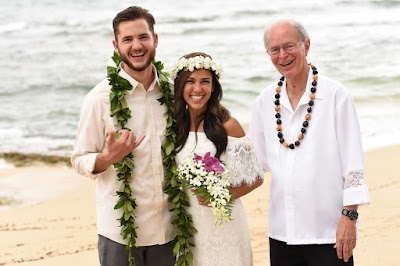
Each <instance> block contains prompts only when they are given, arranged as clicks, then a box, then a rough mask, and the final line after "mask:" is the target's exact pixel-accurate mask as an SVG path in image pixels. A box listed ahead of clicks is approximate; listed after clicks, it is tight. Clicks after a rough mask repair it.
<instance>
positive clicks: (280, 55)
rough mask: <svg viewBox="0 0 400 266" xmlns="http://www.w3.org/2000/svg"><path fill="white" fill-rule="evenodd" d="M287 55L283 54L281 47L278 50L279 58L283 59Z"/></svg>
mask: <svg viewBox="0 0 400 266" xmlns="http://www.w3.org/2000/svg"><path fill="white" fill-rule="evenodd" d="M287 54H288V53H286V52H285V50H283V47H281V48H280V49H279V57H284V56H286V55H287Z"/></svg>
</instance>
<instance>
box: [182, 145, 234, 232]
mask: <svg viewBox="0 0 400 266" xmlns="http://www.w3.org/2000/svg"><path fill="white" fill-rule="evenodd" d="M178 172H179V175H178V179H179V180H180V181H181V183H182V186H184V187H185V188H189V189H191V188H193V189H195V190H196V192H195V193H194V195H199V196H205V197H206V199H205V201H204V202H209V206H210V207H211V208H212V211H213V213H214V215H215V224H217V223H218V222H220V224H221V225H222V227H224V222H227V221H228V220H233V218H232V217H231V213H232V206H233V200H232V199H231V196H232V193H230V191H229V189H228V188H229V187H230V186H231V182H230V179H229V177H228V171H227V170H226V169H224V165H223V164H222V163H221V162H220V161H219V160H218V158H214V157H212V156H210V153H209V152H207V153H206V154H205V155H204V157H201V156H199V155H197V154H196V153H195V154H194V157H188V158H186V159H185V160H184V162H183V163H182V164H181V165H179V166H178Z"/></svg>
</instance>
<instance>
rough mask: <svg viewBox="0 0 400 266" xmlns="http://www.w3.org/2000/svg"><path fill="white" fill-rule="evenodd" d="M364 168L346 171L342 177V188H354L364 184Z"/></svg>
mask: <svg viewBox="0 0 400 266" xmlns="http://www.w3.org/2000/svg"><path fill="white" fill-rule="evenodd" d="M364 176H365V174H364V170H355V171H350V172H348V173H347V175H346V176H344V177H343V179H344V188H345V189H347V188H356V187H360V186H364V185H365V177H364Z"/></svg>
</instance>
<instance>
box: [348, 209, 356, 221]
mask: <svg viewBox="0 0 400 266" xmlns="http://www.w3.org/2000/svg"><path fill="white" fill-rule="evenodd" d="M348 216H349V218H350V220H355V219H357V218H358V213H357V212H356V211H353V210H351V211H349V214H348Z"/></svg>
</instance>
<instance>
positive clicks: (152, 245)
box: [71, 6, 175, 266]
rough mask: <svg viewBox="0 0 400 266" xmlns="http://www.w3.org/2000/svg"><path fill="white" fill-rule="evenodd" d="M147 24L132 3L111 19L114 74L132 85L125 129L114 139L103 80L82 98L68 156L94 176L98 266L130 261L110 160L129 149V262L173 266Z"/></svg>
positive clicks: (152, 38) (152, 39)
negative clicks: (132, 229)
mask: <svg viewBox="0 0 400 266" xmlns="http://www.w3.org/2000/svg"><path fill="white" fill-rule="evenodd" d="M154 24H155V20H154V18H153V16H152V15H151V14H150V13H149V12H148V10H146V9H143V8H141V7H137V6H132V7H129V8H127V9H125V10H124V11H122V12H120V13H118V14H117V16H116V17H115V18H114V20H113V28H114V36H115V40H113V44H114V48H115V51H116V52H117V53H118V54H119V56H120V58H121V59H122V61H123V63H122V69H121V71H120V72H119V75H120V76H121V77H123V78H124V79H126V80H128V81H129V83H130V84H131V85H132V87H133V88H132V89H131V90H129V91H128V92H127V94H126V95H125V100H126V102H127V104H128V107H129V109H130V110H131V116H132V117H131V118H129V120H128V123H127V124H126V127H127V128H130V129H131V130H132V131H128V130H121V131H119V134H120V135H121V136H120V138H119V139H115V131H114V130H116V129H115V128H114V124H115V123H116V120H115V117H114V118H113V117H111V116H110V101H109V94H110V92H111V91H110V89H111V86H110V85H109V81H108V80H107V79H105V80H103V81H102V82H101V83H99V84H98V85H97V86H96V87H95V88H94V89H92V90H91V91H90V92H89V93H88V94H87V96H86V97H85V100H84V102H83V106H82V111H81V118H80V122H79V128H78V133H77V136H76V142H75V149H74V152H73V154H72V157H71V163H72V166H73V167H74V169H75V171H76V172H77V173H79V174H81V175H83V176H87V177H89V178H91V179H96V180H97V183H96V194H97V196H96V197H97V229H98V237H99V242H98V248H99V259H100V264H101V265H102V266H124V265H129V262H128V254H127V251H126V249H125V248H126V244H127V242H126V240H124V239H123V237H122V236H121V234H120V231H121V227H120V222H119V221H118V219H119V218H120V217H121V216H122V208H121V209H118V210H114V206H115V205H116V203H117V201H118V197H117V196H116V191H118V190H119V188H120V185H121V183H120V181H118V177H117V172H116V169H115V168H114V167H113V164H114V163H116V162H118V161H119V160H120V159H122V158H124V157H125V156H126V155H128V154H129V153H131V152H133V155H134V156H135V159H134V165H135V168H134V173H135V176H134V178H133V179H132V181H131V184H130V185H131V189H132V197H133V198H135V199H136V203H137V207H136V209H135V216H136V218H135V226H136V227H137V229H136V232H137V238H136V246H137V247H136V248H134V256H135V261H136V265H137V266H142V265H143V266H144V265H146V266H163V265H165V266H170V265H174V263H175V258H174V256H173V247H174V243H173V242H172V240H173V238H174V229H173V227H172V225H171V221H172V213H171V212H169V211H168V209H169V206H168V195H166V194H165V193H164V192H163V187H164V185H165V182H166V179H165V174H164V167H163V162H162V159H163V158H162V154H161V144H162V143H163V142H164V140H165V136H164V135H165V132H166V117H165V111H166V107H165V105H160V103H159V102H158V101H157V99H159V98H160V97H161V96H162V94H161V92H160V91H159V83H158V77H157V74H156V69H155V67H154V65H153V64H152V61H153V59H154V56H155V52H156V47H157V44H158V36H157V34H155V33H154ZM137 136H141V137H140V138H139V139H137V138H136V137H137Z"/></svg>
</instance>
